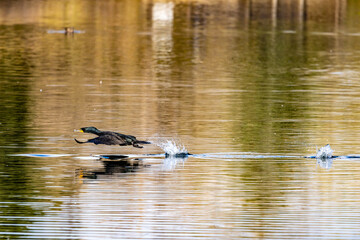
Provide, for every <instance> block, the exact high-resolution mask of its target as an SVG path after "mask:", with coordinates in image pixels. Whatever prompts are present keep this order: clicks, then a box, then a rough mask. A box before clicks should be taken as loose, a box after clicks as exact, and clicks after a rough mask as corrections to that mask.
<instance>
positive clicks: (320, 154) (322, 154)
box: [316, 144, 334, 159]
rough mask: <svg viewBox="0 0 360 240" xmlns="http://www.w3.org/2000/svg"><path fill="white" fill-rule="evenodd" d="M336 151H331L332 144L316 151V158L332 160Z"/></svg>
mask: <svg viewBox="0 0 360 240" xmlns="http://www.w3.org/2000/svg"><path fill="white" fill-rule="evenodd" d="M333 152H334V150H332V149H331V147H330V144H327V145H325V146H324V147H322V148H320V149H319V150H317V151H316V158H317V159H327V158H332V157H333V155H332V153H333Z"/></svg>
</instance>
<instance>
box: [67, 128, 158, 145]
mask: <svg viewBox="0 0 360 240" xmlns="http://www.w3.org/2000/svg"><path fill="white" fill-rule="evenodd" d="M80 131H81V132H84V133H93V134H96V135H98V137H96V138H92V139H89V140H87V141H86V142H80V141H78V140H77V139H75V138H74V140H75V141H76V142H77V143H94V144H96V145H97V144H105V145H120V146H128V145H132V146H133V147H136V148H143V146H140V145H139V144H151V142H146V141H139V140H137V139H136V137H134V136H131V135H125V134H121V133H117V132H110V131H100V130H99V129H97V128H96V127H83V128H81V129H80Z"/></svg>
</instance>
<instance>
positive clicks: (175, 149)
mask: <svg viewBox="0 0 360 240" xmlns="http://www.w3.org/2000/svg"><path fill="white" fill-rule="evenodd" d="M154 144H155V145H156V146H158V147H160V148H161V149H162V150H164V152H165V153H167V154H168V155H169V156H175V155H176V154H179V153H187V152H188V151H187V150H186V148H185V146H184V145H182V144H181V143H178V142H176V141H175V140H173V139H172V140H164V141H158V142H154Z"/></svg>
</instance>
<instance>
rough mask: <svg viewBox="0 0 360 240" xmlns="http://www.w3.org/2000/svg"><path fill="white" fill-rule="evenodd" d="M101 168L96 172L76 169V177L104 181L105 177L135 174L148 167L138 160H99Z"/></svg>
mask: <svg viewBox="0 0 360 240" xmlns="http://www.w3.org/2000/svg"><path fill="white" fill-rule="evenodd" d="M101 163H102V165H103V167H102V168H99V169H96V170H86V169H78V170H76V175H77V176H78V177H80V178H92V179H99V178H101V179H104V178H106V177H114V176H122V175H119V174H123V173H128V172H136V171H139V170H141V169H142V168H144V167H149V166H150V165H148V164H144V162H143V160H142V159H139V158H126V159H123V158H121V159H117V160H116V159H113V160H101Z"/></svg>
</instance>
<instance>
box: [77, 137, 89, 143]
mask: <svg viewBox="0 0 360 240" xmlns="http://www.w3.org/2000/svg"><path fill="white" fill-rule="evenodd" d="M74 140H75V142H77V143H80V144H82V143H87V142H80V141H79V140H77V139H76V138H74Z"/></svg>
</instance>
